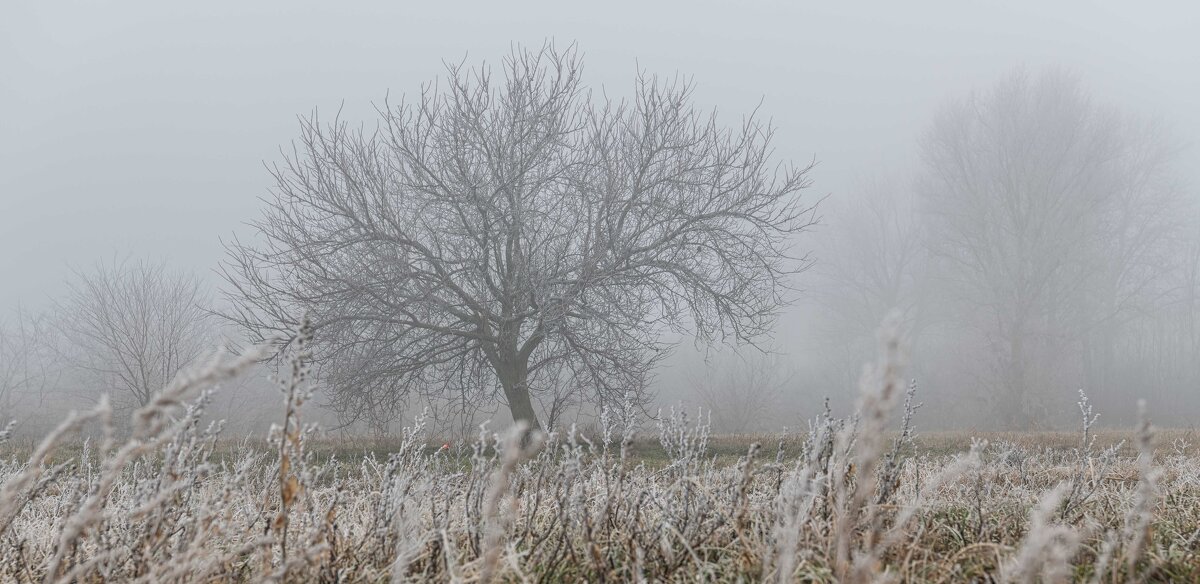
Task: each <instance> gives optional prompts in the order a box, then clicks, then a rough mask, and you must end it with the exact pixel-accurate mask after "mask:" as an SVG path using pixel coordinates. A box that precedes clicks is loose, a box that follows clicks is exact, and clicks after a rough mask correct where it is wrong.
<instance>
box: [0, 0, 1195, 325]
mask: <svg viewBox="0 0 1200 584" xmlns="http://www.w3.org/2000/svg"><path fill="white" fill-rule="evenodd" d="M509 4H510V3H499V2H488V3H478V4H472V3H467V2H426V3H421V4H416V3H401V2H359V3H332V2H328V3H301V2H293V1H288V2H283V1H272V2H266V1H255V2H197V3H176V2H119V3H99V2H57V1H44V2H42V1H39V2H34V1H17V2H10V3H7V5H6V6H5V7H3V8H0V249H3V252H2V253H0V274H3V277H2V278H0V306H3V307H11V306H12V305H14V304H15V303H16V302H17V301H22V302H25V303H27V304H30V305H34V306H37V305H40V304H41V303H42V298H43V297H44V296H45V295H46V294H47V293H54V292H56V291H57V290H59V289H60V288H61V282H62V280H63V278H64V276H65V272H66V266H67V265H84V266H86V265H88V264H90V263H92V262H94V261H96V260H98V259H101V258H106V257H112V256H113V255H114V254H118V255H126V254H132V255H148V256H151V257H165V258H168V259H170V260H172V263H174V264H176V265H180V266H184V267H192V268H195V269H197V270H198V271H207V270H209V269H211V268H212V267H213V266H214V265H215V264H216V262H217V261H218V260H219V258H220V257H221V248H220V244H219V242H218V237H220V236H224V235H227V234H229V233H231V232H233V231H235V230H238V229H240V228H241V227H240V224H241V223H242V222H244V221H246V220H248V219H251V218H253V217H255V216H256V215H257V213H258V205H259V203H258V200H257V198H258V197H259V196H261V195H263V194H264V193H265V192H266V189H267V187H268V185H269V183H270V180H269V176H268V174H267V173H266V171H265V170H264V169H263V167H262V162H263V161H264V160H267V161H270V160H275V159H277V158H278V153H277V149H278V147H279V146H280V145H283V144H286V143H287V142H288V141H289V140H290V139H292V138H293V137H294V136H295V135H296V130H297V126H296V121H295V116H296V115H297V114H300V113H305V112H308V111H310V110H311V109H312V108H314V107H317V108H320V109H321V110H322V111H323V112H324V113H325V114H329V115H332V113H333V112H334V110H336V108H337V106H338V104H339V103H341V102H342V101H343V100H344V101H345V104H346V116H347V117H349V118H351V119H354V118H365V117H367V115H368V114H369V113H370V103H371V102H372V101H380V100H381V99H382V97H383V96H384V95H385V93H386V92H388V91H389V90H390V91H391V93H392V95H393V96H398V95H399V94H402V93H406V92H412V91H415V90H416V89H417V88H418V87H419V85H420V84H421V83H422V82H425V81H427V80H430V79H432V78H434V77H435V76H437V75H438V74H439V73H440V72H441V68H442V65H441V61H442V60H443V59H449V60H459V59H461V58H463V57H464V56H467V57H468V60H469V61H471V62H475V61H477V60H479V59H488V60H493V61H494V60H496V59H498V58H499V57H500V56H502V55H503V54H505V53H506V52H507V51H508V47H509V45H510V43H512V42H520V43H527V44H540V43H541V42H542V41H543V40H544V39H546V38H554V39H556V40H558V41H560V42H568V41H572V40H575V41H578V42H579V45H580V48H581V49H582V52H583V53H584V55H585V56H586V60H585V63H586V70H585V80H586V81H587V82H588V83H589V84H590V85H592V86H593V87H599V86H601V85H602V86H604V87H605V89H606V90H607V91H608V92H609V94H610V95H614V96H623V95H626V94H627V93H628V89H629V88H630V87H631V84H632V79H633V76H634V74H635V72H636V70H637V68H638V67H639V66H640V67H641V68H643V69H645V70H647V71H648V72H651V73H662V74H671V73H674V72H680V73H683V74H686V75H691V76H694V78H695V80H696V82H697V84H698V89H697V99H698V101H699V102H700V103H703V104H708V105H715V106H719V107H720V108H721V109H722V110H723V111H725V112H728V113H730V114H734V115H740V114H741V113H743V112H746V111H748V110H749V109H750V108H752V107H753V106H754V105H756V104H757V103H758V101H759V100H760V98H762V99H765V101H764V104H763V110H762V111H763V113H764V114H765V115H768V116H770V117H772V118H774V120H775V121H776V123H777V124H778V126H779V134H778V142H777V145H778V152H779V154H780V155H781V156H784V157H790V158H793V159H795V160H797V161H801V162H803V161H807V160H808V159H810V158H813V157H816V158H817V159H818V160H819V161H820V165H819V167H818V169H817V170H816V171H815V172H814V173H813V174H812V177H813V178H814V179H815V180H816V185H815V187H814V190H813V195H814V196H815V195H817V194H823V193H832V194H834V195H835V196H836V194H837V193H838V191H839V189H840V188H842V187H843V186H845V185H848V184H851V183H852V182H853V180H854V178H855V176H856V175H862V174H870V173H872V172H874V171H876V170H879V169H881V168H887V169H892V170H896V169H902V168H903V167H906V166H907V165H908V164H909V163H910V162H911V158H912V153H913V151H914V143H915V139H916V137H917V136H918V135H919V133H920V132H921V131H922V129H923V128H924V127H925V124H926V123H927V122H928V120H929V118H930V116H931V115H932V113H933V112H934V110H935V109H936V108H937V106H938V104H939V102H941V101H942V100H943V99H945V98H947V97H953V96H957V95H962V94H964V93H965V92H967V91H969V90H970V89H971V88H973V87H981V86H985V85H987V84H990V83H991V82H992V81H994V80H995V79H996V78H997V77H999V76H1000V75H1001V74H1003V73H1004V72H1006V71H1007V70H1009V69H1011V68H1012V67H1014V66H1017V65H1021V64H1024V65H1027V66H1029V67H1031V68H1036V67H1041V66H1044V65H1060V66H1064V67H1067V68H1071V69H1074V70H1076V71H1078V72H1079V73H1080V74H1081V75H1082V76H1083V78H1084V80H1085V82H1086V84H1087V85H1088V86H1089V87H1091V88H1092V89H1093V90H1094V92H1095V93H1096V95H1097V97H1099V98H1101V99H1105V100H1109V101H1115V102H1118V103H1120V104H1122V105H1128V106H1133V107H1135V108H1138V109H1140V110H1142V111H1148V112H1152V113H1157V114H1160V115H1162V116H1164V117H1166V118H1167V119H1169V120H1171V121H1173V122H1174V123H1175V125H1176V127H1177V129H1178V135H1179V136H1180V137H1181V138H1183V139H1184V140H1185V141H1187V142H1189V143H1190V142H1194V141H1195V139H1196V137H1198V136H1200V108H1197V106H1196V104H1198V103H1200V75H1198V74H1197V72H1198V71H1200V41H1198V40H1197V37H1196V31H1197V30H1200V8H1197V6H1196V5H1195V4H1194V3H1185V2H1175V3H1154V4H1151V5H1148V6H1147V5H1145V4H1146V3H1130V2H1103V3H1099V2H1055V3H1049V2H986V3H984V2H970V3H968V2H961V1H945V2H878V3H870V4H868V3H859V2H854V3H833V2H826V3H815V2H789V3H783V2H780V3H765V2H762V3H739V4H738V5H736V6H735V5H734V3H716V2H695V1H693V2H674V3H666V2H647V1H644V0H643V1H641V2H628V3H626V2H603V3H600V2H593V3H588V4H587V7H586V8H584V7H571V6H568V5H567V3H562V2H553V3H552V2H543V3H536V4H535V3H525V4H523V5H522V6H521V7H520V8H516V7H510V6H509ZM1135 4H1136V5H1135ZM1184 162H1185V167H1187V168H1200V164H1197V162H1200V156H1198V155H1197V153H1196V150H1195V149H1193V150H1191V151H1189V152H1188V153H1187V154H1186V155H1185V159H1184ZM1191 175H1192V176H1191V177H1189V178H1192V179H1195V178H1196V177H1197V176H1198V175H1197V173H1195V172H1192V173H1191ZM6 310H7V309H6Z"/></svg>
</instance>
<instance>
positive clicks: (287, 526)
mask: <svg viewBox="0 0 1200 584" xmlns="http://www.w3.org/2000/svg"><path fill="white" fill-rule="evenodd" d="M244 364H245V363H244V362H234V363H230V364H214V365H212V366H211V367H209V368H208V369H207V370H204V371H201V372H197V373H196V374H194V375H192V376H191V377H188V378H185V379H183V380H182V381H180V382H179V383H176V384H173V385H172V386H171V387H169V388H167V389H166V390H164V392H163V393H162V394H160V395H159V397H158V398H157V400H156V401H155V402H153V403H152V404H150V405H148V406H146V407H144V408H143V409H142V410H140V411H138V412H136V413H135V414H134V416H133V418H132V419H131V422H130V429H129V430H128V431H127V432H125V433H121V434H119V435H118V433H111V434H110V435H108V436H107V437H104V438H98V439H94V440H89V441H86V442H85V441H81V440H80V439H79V438H78V435H79V434H78V433H79V431H81V430H84V429H86V428H88V427H89V424H92V425H97V426H98V427H100V428H102V429H103V428H109V429H111V428H112V424H111V422H110V421H109V420H108V418H109V416H110V413H111V412H109V411H108V410H107V409H106V406H105V404H101V405H100V406H99V407H97V408H96V409H95V410H92V411H90V412H84V413H81V414H78V415H77V416H75V417H73V418H70V419H68V420H65V421H64V423H63V425H62V426H60V427H59V428H58V429H57V430H55V431H54V432H53V433H51V435H50V436H48V437H46V439H45V440H43V441H41V442H37V443H34V442H30V441H10V442H8V443H6V444H4V445H2V446H0V448H2V449H3V450H2V451H0V460H2V461H3V462H0V478H2V480H3V486H2V487H0V581H5V582H8V581H19V582H37V581H41V582H114V581H120V582H124V581H135V582H217V581H235V582H241V581H254V582H260V581H273V582H283V581H287V582H403V581H449V582H493V581H495V582H561V581H588V582H625V581H676V582H684V581H687V582H691V581H724V582H738V581H744V582H749V581H778V582H793V581H800V582H812V581H815V582H833V581H838V582H875V581H911V582H967V581H977V582H987V581H1005V582H1057V581H1072V580H1076V581H1095V582H1127V581H1163V582H1166V581H1174V582H1181V581H1198V580H1200V556H1198V554H1200V456H1198V454H1197V452H1196V450H1195V447H1194V446H1193V438H1195V433H1194V432H1193V431H1191V430H1159V431H1155V430H1153V429H1152V428H1151V427H1150V426H1149V425H1148V424H1145V425H1143V426H1141V427H1139V428H1137V429H1133V430H1129V431H1103V432H1097V431H1096V430H1095V428H1094V427H1093V426H1094V425H1093V422H1094V418H1093V417H1091V416H1088V415H1086V414H1085V415H1084V417H1083V421H1081V429H1080V431H1079V432H1076V433H1037V434H1033V433H983V434H971V433H961V432H953V433H942V432H930V433H925V434H921V435H917V436H914V435H913V433H912V432H911V426H910V425H909V423H910V422H911V419H910V418H911V414H912V412H913V408H911V407H904V406H901V405H900V404H901V401H902V400H901V398H902V397H903V394H904V392H903V388H902V387H901V386H900V385H899V383H898V382H897V380H895V379H893V378H892V377H891V376H889V375H887V374H886V371H888V369H887V368H883V369H881V371H884V372H885V374H883V375H880V376H879V379H878V380H877V381H876V382H871V383H867V384H865V387H864V390H863V395H862V399H861V402H860V403H861V405H860V409H859V411H858V413H857V414H856V415H855V416H853V417H850V418H847V419H837V418H833V417H831V416H822V417H819V418H817V419H816V420H813V422H812V424H811V425H810V427H809V431H807V432H805V433H803V434H797V435H788V436H783V437H781V436H777V435H761V436H712V435H710V434H709V432H708V428H707V427H706V426H705V425H703V424H698V423H696V422H695V421H694V420H689V419H687V418H686V417H684V416H680V415H674V414H671V415H665V416H663V417H662V418H661V419H660V420H658V421H657V422H656V423H649V424H646V423H635V419H634V416H633V414H632V413H629V412H613V413H612V415H611V416H606V417H605V419H604V422H603V423H602V424H601V425H600V428H599V430H597V431H596V432H595V434H594V435H591V436H583V435H579V434H575V433H572V432H569V431H568V432H564V433H555V434H550V435H546V434H542V433H523V432H518V431H505V432H502V433H499V434H488V433H481V436H480V438H479V440H478V441H477V442H475V443H472V444H455V445H451V446H449V447H442V446H441V444H439V443H438V442H437V441H436V440H433V439H432V437H430V436H426V435H425V434H424V432H423V430H422V428H421V427H419V426H417V427H414V428H410V429H408V430H406V431H405V432H404V433H403V434H402V435H401V436H398V437H396V438H395V439H393V440H386V441H371V440H347V439H329V438H321V437H320V436H319V434H318V433H316V432H315V431H314V430H312V429H311V428H309V427H307V426H305V425H304V424H303V422H302V419H303V418H302V416H303V403H304V401H305V398H306V393H305V391H304V390H303V386H302V383H299V382H296V380H293V382H292V383H284V384H283V386H284V389H285V392H284V394H285V400H284V401H285V406H284V407H281V416H280V420H279V423H278V425H277V426H276V427H274V428H273V429H272V430H271V432H270V433H269V438H268V439H266V440H259V441H235V440H232V439H228V438H222V437H221V435H220V433H219V427H217V426H206V425H203V424H201V423H200V421H199V420H200V419H201V417H202V415H203V406H204V398H203V396H202V395H201V397H200V398H198V399H197V398H196V397H195V396H196V394H197V391H198V390H199V389H200V388H202V387H204V386H205V385H206V384H209V383H212V382H214V381H216V380H219V379H222V378H224V377H228V376H230V375H234V374H236V373H237V372H238V371H239V370H240V369H241V368H242V367H243V366H244ZM1084 405H1085V406H1086V404H1084ZM893 410H899V411H901V412H902V414H901V416H900V418H899V420H895V419H892V417H891V415H890V414H891V413H892V412H893ZM1083 410H1084V411H1085V412H1086V407H1084V408H1083ZM636 427H641V428H642V429H641V430H640V431H635V428H636ZM647 428H648V429H647ZM896 428H900V430H899V431H896V430H895V429H896Z"/></svg>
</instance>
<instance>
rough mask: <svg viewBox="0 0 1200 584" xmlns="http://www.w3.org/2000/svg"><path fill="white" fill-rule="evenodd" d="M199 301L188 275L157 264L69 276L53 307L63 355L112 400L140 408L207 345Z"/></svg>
mask: <svg viewBox="0 0 1200 584" xmlns="http://www.w3.org/2000/svg"><path fill="white" fill-rule="evenodd" d="M206 303H207V296H206V294H205V292H204V288H203V286H202V285H201V283H200V281H199V280H198V279H197V278H196V277H195V276H193V275H190V274H186V273H181V272H173V271H171V270H169V269H168V268H167V267H166V265H165V264H162V263H151V262H142V261H122V262H117V263H114V264H111V265H105V264H101V265H100V266H98V267H97V268H96V269H95V270H94V271H90V272H84V271H75V272H73V274H72V278H71V279H70V281H69V282H68V291H67V294H66V296H65V298H64V299H63V300H61V301H60V302H58V304H57V310H58V327H59V328H60V329H61V331H62V334H63V342H64V345H65V348H66V350H65V355H66V357H67V360H68V361H69V362H70V364H72V365H73V366H75V367H76V368H78V369H79V370H80V371H81V372H82V373H83V374H84V375H85V376H86V377H87V378H89V379H90V380H91V381H93V382H95V383H96V384H97V386H98V387H100V388H102V389H104V390H111V391H112V392H113V393H114V395H113V398H114V400H122V399H123V401H125V402H127V403H126V404H125V405H126V406H143V405H146V404H147V403H149V401H150V399H151V397H153V395H154V394H155V393H156V392H157V391H158V390H160V389H162V388H163V387H164V386H165V385H166V384H167V383H168V382H170V381H171V380H172V379H173V378H174V377H175V375H176V374H177V373H178V372H179V371H180V370H181V369H182V368H183V367H184V366H186V365H188V364H189V363H190V362H192V361H193V360H195V359H196V358H197V357H198V356H199V355H200V354H201V352H202V351H203V350H205V349H206V348H207V347H209V346H210V344H211V343H213V342H214V338H213V334H212V329H211V328H210V323H209V322H208V316H209V313H208V312H207V308H206V306H205V305H206ZM118 403H120V402H118Z"/></svg>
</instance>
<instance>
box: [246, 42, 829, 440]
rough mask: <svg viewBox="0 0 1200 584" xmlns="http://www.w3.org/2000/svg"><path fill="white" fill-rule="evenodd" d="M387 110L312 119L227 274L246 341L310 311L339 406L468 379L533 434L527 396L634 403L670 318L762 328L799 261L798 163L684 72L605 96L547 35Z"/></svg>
mask: <svg viewBox="0 0 1200 584" xmlns="http://www.w3.org/2000/svg"><path fill="white" fill-rule="evenodd" d="M378 113H379V116H380V120H379V123H378V125H377V126H376V127H375V128H370V129H361V128H354V127H351V126H350V125H348V124H346V123H345V122H343V121H341V120H337V119H335V120H334V121H333V123H332V124H323V123H321V122H320V120H318V118H317V116H316V115H313V116H312V117H309V118H307V119H304V120H302V123H301V137H300V140H299V143H298V144H296V145H295V147H294V150H293V152H292V153H291V154H290V155H289V156H286V157H285V158H286V159H285V161H284V162H283V163H282V164H280V165H278V166H276V167H275V168H274V176H275V179H276V181H277V185H276V188H275V189H274V190H273V196H272V197H270V198H269V200H268V201H267V203H268V207H267V210H266V211H265V214H264V216H263V217H262V218H261V219H260V220H258V221H257V222H256V223H255V224H254V225H255V227H257V230H258V232H259V233H258V235H257V237H256V238H255V239H254V240H253V241H250V242H245V243H243V242H240V241H237V240H234V241H233V242H232V243H231V244H230V245H229V246H228V250H229V256H228V261H227V263H226V264H225V270H224V271H225V276H226V278H227V280H228V282H229V288H228V290H229V298H230V300H231V301H232V304H233V308H232V309H231V311H230V317H231V318H232V319H233V320H235V321H237V322H238V323H240V324H242V325H244V326H245V327H246V328H247V329H248V330H250V331H251V332H252V335H254V336H257V337H260V338H261V337H265V336H267V335H270V334H274V333H276V332H278V331H287V330H289V329H290V328H291V327H293V326H294V319H295V318H296V315H297V314H300V313H301V311H307V312H308V314H309V315H310V316H311V318H312V319H313V322H314V324H315V325H316V327H317V333H316V334H317V341H316V353H317V359H318V366H319V370H320V373H321V375H322V378H323V381H324V383H325V384H326V385H327V386H328V387H329V388H330V389H332V390H333V403H334V405H335V406H337V407H338V408H339V409H340V410H341V411H343V412H346V413H350V414H353V413H354V412H361V411H363V408H364V407H366V408H380V407H388V406H395V407H399V406H400V405H401V404H403V403H404V400H405V399H407V398H408V397H409V396H412V395H424V396H436V395H446V394H451V395H458V396H464V395H466V394H469V395H470V397H469V399H470V400H483V399H492V398H497V397H498V398H502V400H503V402H504V403H506V404H507V406H508V408H509V409H510V411H511V413H512V416H513V418H514V419H515V420H520V421H524V422H526V423H528V424H530V425H533V426H537V425H538V415H537V412H536V411H535V407H534V403H535V401H536V400H535V399H534V396H539V395H555V396H558V397H557V398H556V399H552V400H551V402H559V403H561V402H562V396H564V395H571V394H574V395H578V396H581V397H585V398H588V399H589V400H591V401H593V402H596V401H599V402H605V401H611V400H612V399H613V398H614V397H620V396H623V395H624V394H625V393H627V392H632V393H634V394H636V395H641V392H642V391H643V390H644V385H645V382H646V377H647V373H648V372H649V371H650V370H651V369H652V367H653V366H654V364H655V363H656V362H657V361H658V360H659V359H660V358H661V357H662V356H663V355H664V354H665V352H666V350H667V349H669V345H668V344H665V343H664V342H663V341H662V338H663V337H662V333H663V332H664V331H665V330H667V329H676V330H689V331H692V332H694V333H695V334H696V335H697V336H698V337H699V338H701V339H706V340H709V339H714V338H718V337H725V336H731V337H733V338H736V339H739V340H753V339H755V338H758V337H760V336H761V335H762V334H763V333H765V332H767V331H768V330H769V328H770V327H771V326H772V323H773V320H774V317H775V316H776V313H777V311H778V309H779V307H780V306H781V305H782V304H783V303H784V302H785V301H786V300H787V297H786V296H787V294H786V293H787V290H788V278H789V276H790V275H791V274H793V273H794V272H796V271H797V270H799V269H801V268H803V267H804V265H805V262H804V261H803V258H800V257H796V254H792V253H791V251H790V250H791V245H792V244H793V239H792V236H793V235H795V234H797V233H798V232H800V231H802V230H804V229H805V228H806V227H807V226H809V225H810V224H811V222H812V208H811V205H805V204H802V203H801V201H800V198H799V197H798V196H797V195H798V192H799V191H800V190H801V189H803V188H804V187H805V186H807V185H808V179H807V174H806V173H807V171H808V167H793V166H791V165H787V164H778V163H775V162H773V161H772V156H771V154H772V150H771V137H772V128H771V127H770V126H769V124H766V123H763V122H761V121H759V120H758V119H757V118H756V117H755V116H753V115H750V116H748V117H745V118H742V119H741V120H740V123H739V124H737V125H735V126H732V127H728V126H725V125H722V124H721V123H719V122H718V119H717V115H716V113H715V112H706V111H701V110H700V109H698V108H697V107H696V106H694V105H693V103H692V86H691V84H690V83H689V82H686V81H682V80H679V79H673V80H665V81H664V80H661V79H658V78H655V77H648V76H639V77H638V79H637V82H636V84H635V86H634V96H633V98H632V100H631V101H614V100H611V99H609V98H608V97H607V96H604V95H598V94H594V93H592V92H591V91H590V90H589V89H587V88H586V87H585V86H584V85H583V84H582V82H581V79H580V59H579V57H578V55H577V53H576V51H575V49H574V47H570V48H568V49H566V50H558V49H556V48H554V47H553V46H545V47H542V48H541V49H540V50H525V49H515V50H514V51H513V53H512V54H511V55H510V56H509V57H507V58H506V59H505V60H504V61H503V64H502V66H501V67H499V71H498V74H497V72H496V71H493V69H492V68H490V67H488V66H480V67H478V68H466V67H463V66H461V65H451V66H449V67H448V71H447V74H446V76H445V78H444V79H442V80H440V81H439V82H438V83H436V84H432V85H429V86H426V87H425V88H424V89H423V90H422V91H421V93H420V94H419V95H418V96H416V97H415V98H414V99H412V100H408V99H405V100H404V101H402V103H400V104H399V105H397V106H395V107H393V106H391V105H388V104H386V102H385V105H384V107H382V108H380V109H379V111H378ZM497 389H498V390H499V392H498V393H497V392H496V390H497ZM464 392H465V393H464Z"/></svg>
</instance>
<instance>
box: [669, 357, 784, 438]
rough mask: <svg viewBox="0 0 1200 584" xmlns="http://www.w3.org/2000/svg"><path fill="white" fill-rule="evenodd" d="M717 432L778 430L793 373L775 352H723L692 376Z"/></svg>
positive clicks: (693, 384) (742, 432) (738, 432)
mask: <svg viewBox="0 0 1200 584" xmlns="http://www.w3.org/2000/svg"><path fill="white" fill-rule="evenodd" d="M690 378H691V379H690V381H691V384H692V386H693V387H694V388H695V390H696V392H697V393H698V394H699V396H700V399H701V402H702V403H703V405H704V407H705V408H706V409H707V410H708V413H709V415H711V418H712V425H713V429H714V430H715V431H717V432H722V433H732V434H744V433H746V432H751V431H763V430H766V429H772V430H774V429H777V428H774V427H772V426H773V424H776V423H778V422H779V421H780V419H781V418H780V416H779V415H778V411H779V408H780V407H781V405H782V404H783V403H784V401H785V398H786V397H787V393H788V390H789V386H790V385H791V384H792V382H793V381H794V375H793V373H792V372H791V371H790V370H789V369H788V368H787V367H786V365H785V364H784V363H783V362H782V361H781V360H780V357H779V356H778V355H776V354H773V353H763V352H759V351H757V350H755V351H752V352H747V353H746V354H736V353H730V354H722V355H720V356H718V357H717V358H715V359H712V360H711V361H710V362H708V363H706V364H705V367H703V368H702V369H699V370H697V371H696V372H694V373H693V374H692V375H690Z"/></svg>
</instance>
